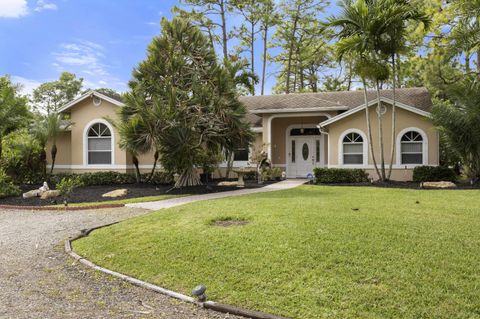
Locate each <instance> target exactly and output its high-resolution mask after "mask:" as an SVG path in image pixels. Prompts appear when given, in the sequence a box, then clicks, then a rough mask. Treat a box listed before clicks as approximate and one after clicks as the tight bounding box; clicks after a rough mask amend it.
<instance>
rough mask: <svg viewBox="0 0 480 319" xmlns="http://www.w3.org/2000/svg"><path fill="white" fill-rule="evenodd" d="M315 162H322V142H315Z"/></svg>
mask: <svg viewBox="0 0 480 319" xmlns="http://www.w3.org/2000/svg"><path fill="white" fill-rule="evenodd" d="M315 162H317V163H319V162H320V140H315Z"/></svg>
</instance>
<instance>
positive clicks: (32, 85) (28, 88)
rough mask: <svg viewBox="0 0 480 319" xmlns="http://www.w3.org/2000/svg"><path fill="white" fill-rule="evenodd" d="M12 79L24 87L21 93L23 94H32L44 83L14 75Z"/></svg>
mask: <svg viewBox="0 0 480 319" xmlns="http://www.w3.org/2000/svg"><path fill="white" fill-rule="evenodd" d="M11 79H12V82H13V83H19V84H20V85H21V86H22V89H21V93H23V94H32V92H33V90H34V89H36V88H37V87H38V86H39V85H40V84H42V83H43V82H42V81H38V80H33V79H27V78H24V77H21V76H17V75H12V77H11Z"/></svg>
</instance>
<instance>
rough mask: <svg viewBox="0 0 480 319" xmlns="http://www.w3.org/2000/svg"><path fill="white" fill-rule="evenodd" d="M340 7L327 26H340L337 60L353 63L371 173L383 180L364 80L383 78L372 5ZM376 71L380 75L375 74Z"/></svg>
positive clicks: (349, 3)
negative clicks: (359, 85) (361, 95)
mask: <svg viewBox="0 0 480 319" xmlns="http://www.w3.org/2000/svg"><path fill="white" fill-rule="evenodd" d="M341 7H342V12H341V14H340V15H339V16H337V17H331V18H329V21H328V23H327V26H330V27H333V28H339V29H340V30H339V32H338V33H337V37H338V38H339V41H338V42H337V43H336V51H337V56H338V58H339V60H342V59H343V57H344V56H348V57H349V59H351V61H352V64H353V67H352V71H353V72H354V73H355V74H356V75H358V76H359V77H360V78H361V80H362V84H363V92H364V103H365V115H366V121H367V131H368V135H367V138H368V145H369V146H370V147H369V148H370V154H371V158H372V162H373V166H374V168H375V172H376V173H377V175H378V176H379V177H380V178H382V179H383V177H384V174H383V175H382V174H381V172H380V170H379V169H378V165H377V160H376V157H375V152H374V148H373V143H372V128H371V123H370V112H369V108H368V96H367V89H368V88H367V81H370V80H373V82H375V83H378V81H379V80H380V78H382V79H383V78H384V72H385V68H384V65H383V64H380V63H378V62H377V61H378V60H379V58H378V56H377V50H376V48H377V43H378V35H377V29H378V25H377V19H376V17H375V11H374V10H373V8H372V1H368V2H367V1H366V0H357V1H355V2H353V1H351V0H346V1H344V2H343V3H342V4H341ZM379 71H380V73H381V74H379ZM380 133H381V132H380ZM382 148H383V146H382ZM382 157H383V156H382Z"/></svg>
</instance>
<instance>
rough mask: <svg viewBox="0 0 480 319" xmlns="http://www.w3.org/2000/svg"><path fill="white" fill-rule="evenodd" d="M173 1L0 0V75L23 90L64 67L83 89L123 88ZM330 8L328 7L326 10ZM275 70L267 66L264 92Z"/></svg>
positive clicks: (332, 8)
mask: <svg viewBox="0 0 480 319" xmlns="http://www.w3.org/2000/svg"><path fill="white" fill-rule="evenodd" d="M174 5H177V6H180V5H179V3H178V1H177V0H134V1H132V0H0V76H1V75H4V74H9V75H10V76H11V78H12V80H13V81H14V82H17V83H21V84H22V85H23V87H24V88H23V92H24V93H30V92H31V91H32V90H33V89H34V88H35V87H37V86H38V85H40V84H41V83H43V82H47V81H53V80H56V79H58V77H59V75H60V73H61V72H63V71H68V72H72V73H75V74H76V75H77V76H78V77H82V78H84V86H85V88H99V87H108V88H111V89H114V90H117V91H120V92H123V91H126V90H127V82H128V80H129V79H130V77H131V72H132V69H133V68H134V67H135V66H136V65H137V64H138V63H139V62H140V61H142V60H143V59H144V58H145V55H146V48H147V46H148V44H149V43H150V42H151V40H152V38H153V37H154V36H156V35H158V34H159V33H160V25H159V21H160V19H161V18H162V17H166V18H168V19H171V18H172V14H171V12H170V10H171V8H172V7H173V6H174ZM334 11H335V6H334V5H332V6H330V7H329V8H328V9H327V13H326V14H331V13H332V12H334ZM228 22H229V23H230V24H231V25H235V24H236V23H239V22H240V21H239V20H238V18H234V17H231V18H230V19H229V20H228ZM257 42H258V46H257V47H258V49H257V51H258V52H259V50H260V49H261V47H260V41H257ZM233 45H234V43H232V46H233ZM260 58H261V56H260V54H258V60H260ZM256 64H257V66H259V65H260V61H257V62H256ZM275 70H276V66H275V65H269V66H268V74H269V77H268V82H267V84H266V91H267V93H270V92H271V88H272V87H273V85H274V84H275Z"/></svg>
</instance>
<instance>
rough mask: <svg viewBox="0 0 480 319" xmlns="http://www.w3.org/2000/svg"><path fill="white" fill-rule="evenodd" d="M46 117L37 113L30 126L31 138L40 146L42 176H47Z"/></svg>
mask: <svg viewBox="0 0 480 319" xmlns="http://www.w3.org/2000/svg"><path fill="white" fill-rule="evenodd" d="M46 122H47V121H46V119H45V117H44V116H41V115H38V116H37V119H36V120H35V121H33V122H32V125H31V126H30V133H31V134H32V136H33V138H34V139H35V140H36V141H37V142H38V144H39V145H40V148H41V153H40V161H41V162H42V167H43V177H44V178H46V177H47V151H46V149H47V143H48V130H47V129H46V127H47V124H46Z"/></svg>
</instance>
